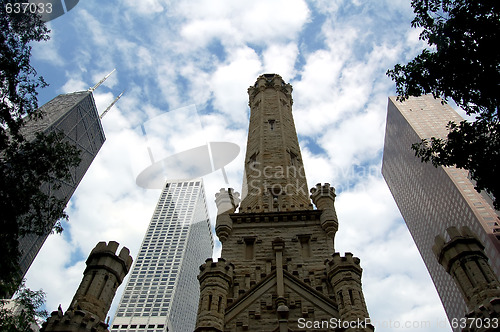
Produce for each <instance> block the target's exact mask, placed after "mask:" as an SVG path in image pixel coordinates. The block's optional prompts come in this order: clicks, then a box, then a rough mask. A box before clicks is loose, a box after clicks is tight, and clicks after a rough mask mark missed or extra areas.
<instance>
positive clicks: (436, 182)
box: [382, 95, 500, 321]
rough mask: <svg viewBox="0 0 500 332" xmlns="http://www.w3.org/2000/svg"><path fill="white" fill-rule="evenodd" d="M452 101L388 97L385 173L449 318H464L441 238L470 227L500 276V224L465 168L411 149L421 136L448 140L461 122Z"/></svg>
mask: <svg viewBox="0 0 500 332" xmlns="http://www.w3.org/2000/svg"><path fill="white" fill-rule="evenodd" d="M462 120H463V118H462V117H460V115H458V114H457V113H456V112H455V111H454V110H453V109H452V108H451V107H450V106H449V105H446V104H442V103H441V100H439V99H434V98H433V97H432V96H431V95H426V96H421V97H418V98H410V99H408V100H406V101H404V102H399V101H397V100H396V97H390V98H389V104H388V107H387V127H386V133H385V144H384V157H383V164H382V174H383V176H384V178H385V180H386V182H387V184H388V186H389V189H390V190H391V193H392V195H393V196H394V199H395V201H396V204H397V205H398V208H399V210H400V211H401V214H402V216H403V218H404V220H405V222H406V225H407V226H408V229H409V231H410V233H411V235H412V237H413V239H414V240H415V244H416V245H417V248H418V250H419V251H420V254H421V255H422V258H423V260H424V262H425V264H426V266H427V269H428V270H429V273H430V275H431V278H432V280H433V282H434V284H435V286H436V289H437V291H438V293H439V296H440V298H441V301H442V302H443V306H444V308H445V310H446V313H447V315H448V318H449V319H450V321H451V320H452V318H461V317H464V315H465V313H466V312H467V310H468V309H467V307H466V303H465V301H464V300H463V297H462V295H461V293H460V290H459V288H458V287H457V286H456V284H455V283H454V281H453V278H452V277H451V276H450V275H449V274H448V273H446V271H445V269H444V268H443V267H442V266H441V265H440V264H439V263H438V261H437V259H436V257H435V255H434V253H433V251H432V246H433V245H434V239H435V237H436V236H443V237H445V239H446V240H449V239H450V238H449V235H447V232H446V230H447V229H448V228H449V227H453V226H455V227H461V226H468V227H469V229H471V230H472V231H473V232H474V233H475V234H476V235H477V236H478V238H479V239H480V241H481V242H482V243H483V245H484V246H485V253H486V255H487V256H488V258H489V263H490V265H491V266H492V268H493V271H494V272H495V273H496V275H497V276H500V226H499V224H500V222H499V218H498V215H497V214H496V212H495V210H494V209H493V208H492V206H491V205H490V201H489V199H488V197H486V196H482V195H481V194H479V193H477V192H476V190H475V189H474V185H473V184H472V183H471V181H470V180H469V179H468V177H467V176H468V173H467V171H465V170H462V169H457V168H456V167H438V168H435V167H434V166H432V164H430V163H422V162H421V161H420V159H419V158H417V157H415V153H414V151H413V150H411V145H412V144H413V143H417V142H420V140H421V139H422V138H430V137H440V138H446V136H447V134H448V131H447V129H446V125H447V124H448V122H449V121H454V122H457V123H458V122H460V121H462Z"/></svg>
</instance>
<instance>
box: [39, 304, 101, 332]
mask: <svg viewBox="0 0 500 332" xmlns="http://www.w3.org/2000/svg"><path fill="white" fill-rule="evenodd" d="M40 331H41V332H44V331H75V332H86V331H88V332H108V324H106V323H104V322H103V321H101V320H100V319H99V317H97V316H95V315H93V314H90V313H88V312H85V311H82V310H73V309H68V310H67V311H66V312H65V313H63V312H62V310H61V309H59V310H57V311H53V312H52V313H51V315H50V317H49V318H48V319H47V321H45V322H44V323H43V325H42V328H41V329H40Z"/></svg>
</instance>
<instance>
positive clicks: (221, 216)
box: [215, 188, 240, 243]
mask: <svg viewBox="0 0 500 332" xmlns="http://www.w3.org/2000/svg"><path fill="white" fill-rule="evenodd" d="M239 197H240V194H239V193H237V192H235V191H234V189H233V188H229V189H228V190H226V189H224V188H221V189H220V191H219V192H218V193H217V194H215V204H216V205H217V221H216V224H215V232H216V234H217V237H218V238H219V240H220V242H222V243H224V242H225V241H226V239H227V237H228V236H229V234H231V230H232V228H233V221H232V220H231V217H230V216H229V214H231V213H234V211H236V208H237V207H238V205H239V204H240V198H239Z"/></svg>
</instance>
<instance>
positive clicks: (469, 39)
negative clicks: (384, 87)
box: [387, 0, 500, 209]
mask: <svg viewBox="0 0 500 332" xmlns="http://www.w3.org/2000/svg"><path fill="white" fill-rule="evenodd" d="M412 6H413V8H414V12H415V14H416V16H415V18H414V20H413V21H412V27H415V28H421V29H422V32H421V34H420V39H421V40H424V41H426V42H427V43H428V45H429V46H430V48H429V49H424V50H423V51H422V52H421V53H420V54H419V55H418V56H417V57H415V58H414V59H413V60H411V61H410V62H409V63H408V64H406V65H400V64H397V65H396V66H395V67H394V68H393V69H391V70H389V71H388V72H387V74H388V76H389V77H391V78H392V79H393V80H394V81H395V83H396V92H397V94H398V95H399V96H400V97H399V98H400V100H405V99H407V98H408V97H410V96H420V95H423V94H432V95H433V96H434V97H436V98H437V97H441V98H442V99H443V100H444V101H448V100H450V99H451V100H453V101H454V102H455V103H456V104H457V105H458V106H459V107H461V108H462V109H463V110H464V111H465V112H466V113H467V114H468V115H473V116H475V120H474V121H473V122H467V121H462V122H461V123H459V124H453V123H450V124H449V125H448V128H449V130H450V131H449V135H448V138H447V139H445V140H444V139H438V138H434V137H433V138H432V139H431V140H422V142H420V143H417V144H414V145H413V147H412V148H413V149H414V150H415V154H416V155H417V156H418V157H420V158H421V159H422V161H431V162H432V163H433V164H434V165H436V166H438V165H443V166H452V165H456V166H457V167H461V168H464V169H466V170H468V171H469V175H470V177H471V179H472V180H474V181H475V182H476V189H477V190H478V191H480V190H486V191H487V192H489V193H490V194H492V195H493V197H494V205H495V208H496V209H500V175H499V174H498V169H499V166H500V149H499V147H500V122H499V116H498V112H499V108H500V52H498V50H497V48H498V45H499V44H500V35H499V34H500V2H499V1H497V0H476V1H470V0H413V1H412Z"/></svg>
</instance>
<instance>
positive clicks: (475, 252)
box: [432, 226, 500, 332]
mask: <svg viewBox="0 0 500 332" xmlns="http://www.w3.org/2000/svg"><path fill="white" fill-rule="evenodd" d="M446 231H447V233H448V235H449V236H450V241H448V242H446V240H445V239H444V237H443V236H441V235H439V236H437V237H436V239H435V244H434V246H433V247H432V250H433V251H434V254H435V255H436V258H437V259H438V262H439V264H441V265H442V266H443V267H444V268H445V269H446V272H448V273H449V274H450V275H451V276H452V277H453V279H454V280H455V283H456V284H457V286H458V288H459V289H460V291H461V293H462V295H463V297H464V300H465V303H466V304H467V307H468V309H469V313H467V314H466V318H469V319H470V320H468V322H469V323H468V324H467V327H466V328H465V329H463V330H462V331H463V332H465V331H467V332H469V331H470V332H472V331H474V332H486V331H497V329H496V328H497V327H498V326H496V325H495V326H493V325H491V324H486V322H491V321H496V322H498V319H500V282H499V281H498V279H497V277H496V275H495V273H494V272H493V269H492V268H491V266H490V264H489V262H488V258H487V256H486V254H485V253H484V246H483V244H482V243H481V241H479V239H478V238H477V237H476V235H475V234H474V233H473V232H472V231H471V230H470V229H469V228H468V227H466V226H463V227H461V228H460V229H457V228H456V227H450V228H448V229H447V230H446ZM471 322H472V323H471Z"/></svg>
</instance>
